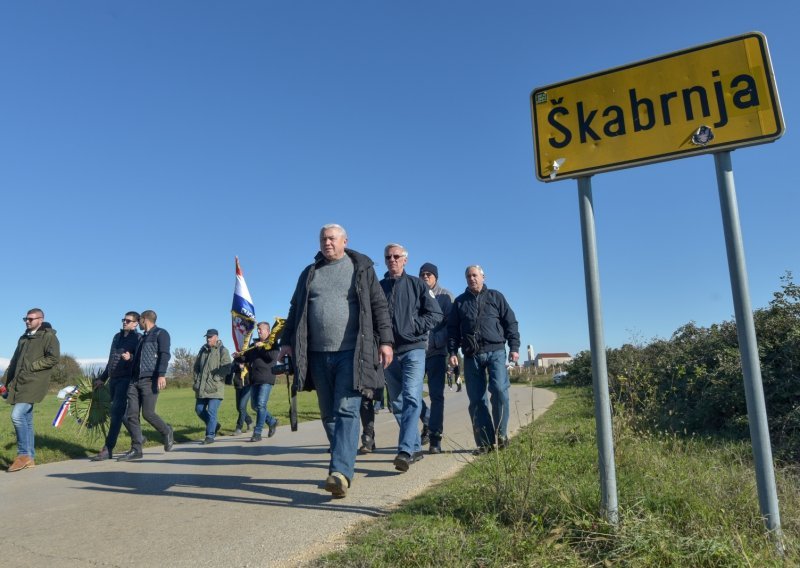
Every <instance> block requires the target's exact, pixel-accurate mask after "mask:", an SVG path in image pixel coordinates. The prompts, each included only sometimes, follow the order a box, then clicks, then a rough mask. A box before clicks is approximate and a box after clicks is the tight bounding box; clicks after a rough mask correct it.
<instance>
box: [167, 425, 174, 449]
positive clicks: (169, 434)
mask: <svg viewBox="0 0 800 568" xmlns="http://www.w3.org/2000/svg"><path fill="white" fill-rule="evenodd" d="M167 428H168V430H167V436H166V438H164V451H165V452H168V451H170V450H171V449H172V447H173V446H174V445H175V430H173V429H172V426H170V425H169V424H167Z"/></svg>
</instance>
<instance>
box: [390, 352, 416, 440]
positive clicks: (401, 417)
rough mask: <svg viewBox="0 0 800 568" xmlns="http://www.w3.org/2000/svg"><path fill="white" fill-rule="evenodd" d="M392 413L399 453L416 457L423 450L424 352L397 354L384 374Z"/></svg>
mask: <svg viewBox="0 0 800 568" xmlns="http://www.w3.org/2000/svg"><path fill="white" fill-rule="evenodd" d="M383 374H384V378H385V379H386V387H387V388H388V389H389V398H390V399H391V401H392V412H394V417H395V419H397V423H398V424H399V425H400V436H399V438H398V442H397V451H398V453H399V452H405V453H407V454H409V455H414V452H419V451H420V450H421V440H420V436H419V427H418V426H417V422H419V415H420V412H421V411H422V382H423V380H424V378H425V350H424V349H412V350H411V351H406V352H405V353H395V354H394V359H393V360H392V364H391V365H389V366H388V367H387V368H386V370H385V371H384V373H383Z"/></svg>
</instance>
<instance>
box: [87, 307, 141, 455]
mask: <svg viewBox="0 0 800 568" xmlns="http://www.w3.org/2000/svg"><path fill="white" fill-rule="evenodd" d="M138 325H139V312H128V313H126V314H125V317H123V318H122V329H121V330H120V331H119V332H118V333H117V334H116V335H115V336H114V339H112V340H111V351H110V352H109V354H108V363H107V364H106V368H105V369H103V372H102V373H101V374H100V376H99V377H97V380H96V381H95V382H94V388H96V389H98V388H102V387H103V386H104V385H106V384H108V390H109V393H110V395H111V421H110V423H109V425H108V433H107V434H106V440H105V444H104V445H103V449H101V450H100V453H98V454H97V455H96V456H94V457H93V458H92V461H103V460H107V459H109V458H111V457H112V456H113V454H114V446H116V445H117V438H118V437H119V431H120V428H121V427H122V425H123V424H124V425H125V429H126V430H127V431H128V433H129V434H130V433H131V427H130V426H129V425H128V420H127V418H126V417H125V413H126V411H127V409H128V387H129V386H130V384H131V375H132V374H133V356H134V354H135V353H136V347H137V346H138V345H139V339H140V338H141V335H139V333H138V332H137V331H136V327H137V326H138ZM131 438H133V436H131Z"/></svg>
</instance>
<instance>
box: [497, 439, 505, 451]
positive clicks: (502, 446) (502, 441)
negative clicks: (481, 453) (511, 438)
mask: <svg viewBox="0 0 800 568" xmlns="http://www.w3.org/2000/svg"><path fill="white" fill-rule="evenodd" d="M507 447H508V438H497V449H498V450H505V449H506V448H507Z"/></svg>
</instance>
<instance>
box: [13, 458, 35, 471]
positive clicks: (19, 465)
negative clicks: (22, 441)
mask: <svg viewBox="0 0 800 568" xmlns="http://www.w3.org/2000/svg"><path fill="white" fill-rule="evenodd" d="M29 467H36V464H35V463H34V461H33V460H32V459H31V456H17V459H15V460H14V463H12V464H11V467H9V468H8V472H9V473H11V472H14V471H19V470H21V469H26V468H29Z"/></svg>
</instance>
